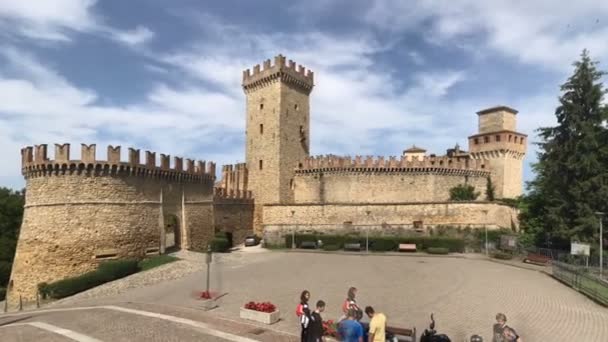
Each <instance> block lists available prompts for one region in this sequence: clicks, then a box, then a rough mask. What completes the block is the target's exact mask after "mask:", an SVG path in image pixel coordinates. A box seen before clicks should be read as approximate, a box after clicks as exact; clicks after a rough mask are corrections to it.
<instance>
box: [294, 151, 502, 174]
mask: <svg viewBox="0 0 608 342" xmlns="http://www.w3.org/2000/svg"><path fill="white" fill-rule="evenodd" d="M317 172H435V173H442V174H459V175H476V176H489V175H490V170H489V168H488V166H487V165H486V163H485V162H484V161H483V160H475V159H469V158H450V157H448V156H439V157H436V156H425V157H422V158H417V157H414V158H411V159H408V158H407V157H406V156H402V157H401V158H399V159H398V158H397V157H393V156H391V157H388V158H385V157H383V156H379V157H373V156H355V157H354V158H352V157H350V156H346V157H341V156H335V155H326V156H313V157H309V158H306V159H304V160H303V162H302V163H301V167H300V168H298V169H296V174H308V173H317Z"/></svg>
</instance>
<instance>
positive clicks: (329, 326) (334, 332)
mask: <svg viewBox="0 0 608 342" xmlns="http://www.w3.org/2000/svg"><path fill="white" fill-rule="evenodd" d="M323 336H330V337H335V338H339V337H340V336H338V324H337V323H335V322H334V321H333V320H331V319H330V320H327V321H323Z"/></svg>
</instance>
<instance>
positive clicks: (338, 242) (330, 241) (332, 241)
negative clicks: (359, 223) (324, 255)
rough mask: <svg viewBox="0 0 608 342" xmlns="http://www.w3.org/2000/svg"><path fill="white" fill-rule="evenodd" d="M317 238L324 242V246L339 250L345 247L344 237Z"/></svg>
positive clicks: (320, 236)
mask: <svg viewBox="0 0 608 342" xmlns="http://www.w3.org/2000/svg"><path fill="white" fill-rule="evenodd" d="M317 238H318V240H321V241H322V242H323V245H334V246H338V249H340V248H342V246H343V245H344V236H342V235H319V236H317Z"/></svg>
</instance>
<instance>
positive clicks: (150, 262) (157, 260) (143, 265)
mask: <svg viewBox="0 0 608 342" xmlns="http://www.w3.org/2000/svg"><path fill="white" fill-rule="evenodd" d="M177 260H179V258H176V257H174V256H170V255H164V254H163V255H155V256H153V257H151V258H147V259H144V260H142V261H140V262H139V269H140V270H141V271H147V270H149V269H152V268H154V267H158V266H160V265H164V264H168V263H170V262H174V261H177Z"/></svg>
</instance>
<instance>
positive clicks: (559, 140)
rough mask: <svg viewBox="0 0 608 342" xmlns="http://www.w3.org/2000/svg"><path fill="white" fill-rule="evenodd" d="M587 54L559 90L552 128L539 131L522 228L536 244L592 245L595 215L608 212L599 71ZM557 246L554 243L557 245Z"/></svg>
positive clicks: (607, 142)
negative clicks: (534, 163) (536, 153)
mask: <svg viewBox="0 0 608 342" xmlns="http://www.w3.org/2000/svg"><path fill="white" fill-rule="evenodd" d="M596 65H597V62H594V61H592V60H591V58H590V57H589V54H588V52H587V50H584V51H583V53H582V54H581V59H580V61H578V62H575V63H574V74H573V75H572V76H571V77H570V78H569V79H568V80H567V81H566V83H564V84H563V85H562V86H561V92H562V94H561V97H560V98H559V103H560V104H559V106H558V107H557V109H556V110H555V116H556V118H557V123H558V124H557V126H555V127H544V128H540V129H538V132H539V137H540V139H541V141H540V143H539V144H538V145H539V147H540V151H539V153H538V162H537V163H536V165H534V170H535V171H536V179H534V180H533V181H532V182H530V183H529V184H528V185H529V189H530V193H529V195H528V196H527V210H526V212H525V216H524V217H523V219H524V222H523V223H522V224H523V227H524V228H526V229H527V230H529V231H530V230H531V231H534V234H536V239H537V242H548V241H551V242H553V243H554V244H553V247H558V248H560V247H561V248H566V247H567V246H568V245H569V242H570V241H571V240H579V241H597V237H598V219H597V217H596V215H595V214H594V212H596V211H608V206H607V204H608V201H606V199H608V131H607V129H606V127H605V126H604V125H605V122H606V121H605V120H606V118H607V115H606V114H607V111H606V107H605V106H604V105H603V97H604V94H605V90H604V88H603V85H602V83H601V82H600V79H601V78H602V76H603V75H604V73H603V72H601V71H599V70H597V69H596ZM556 243H557V245H556Z"/></svg>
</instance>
